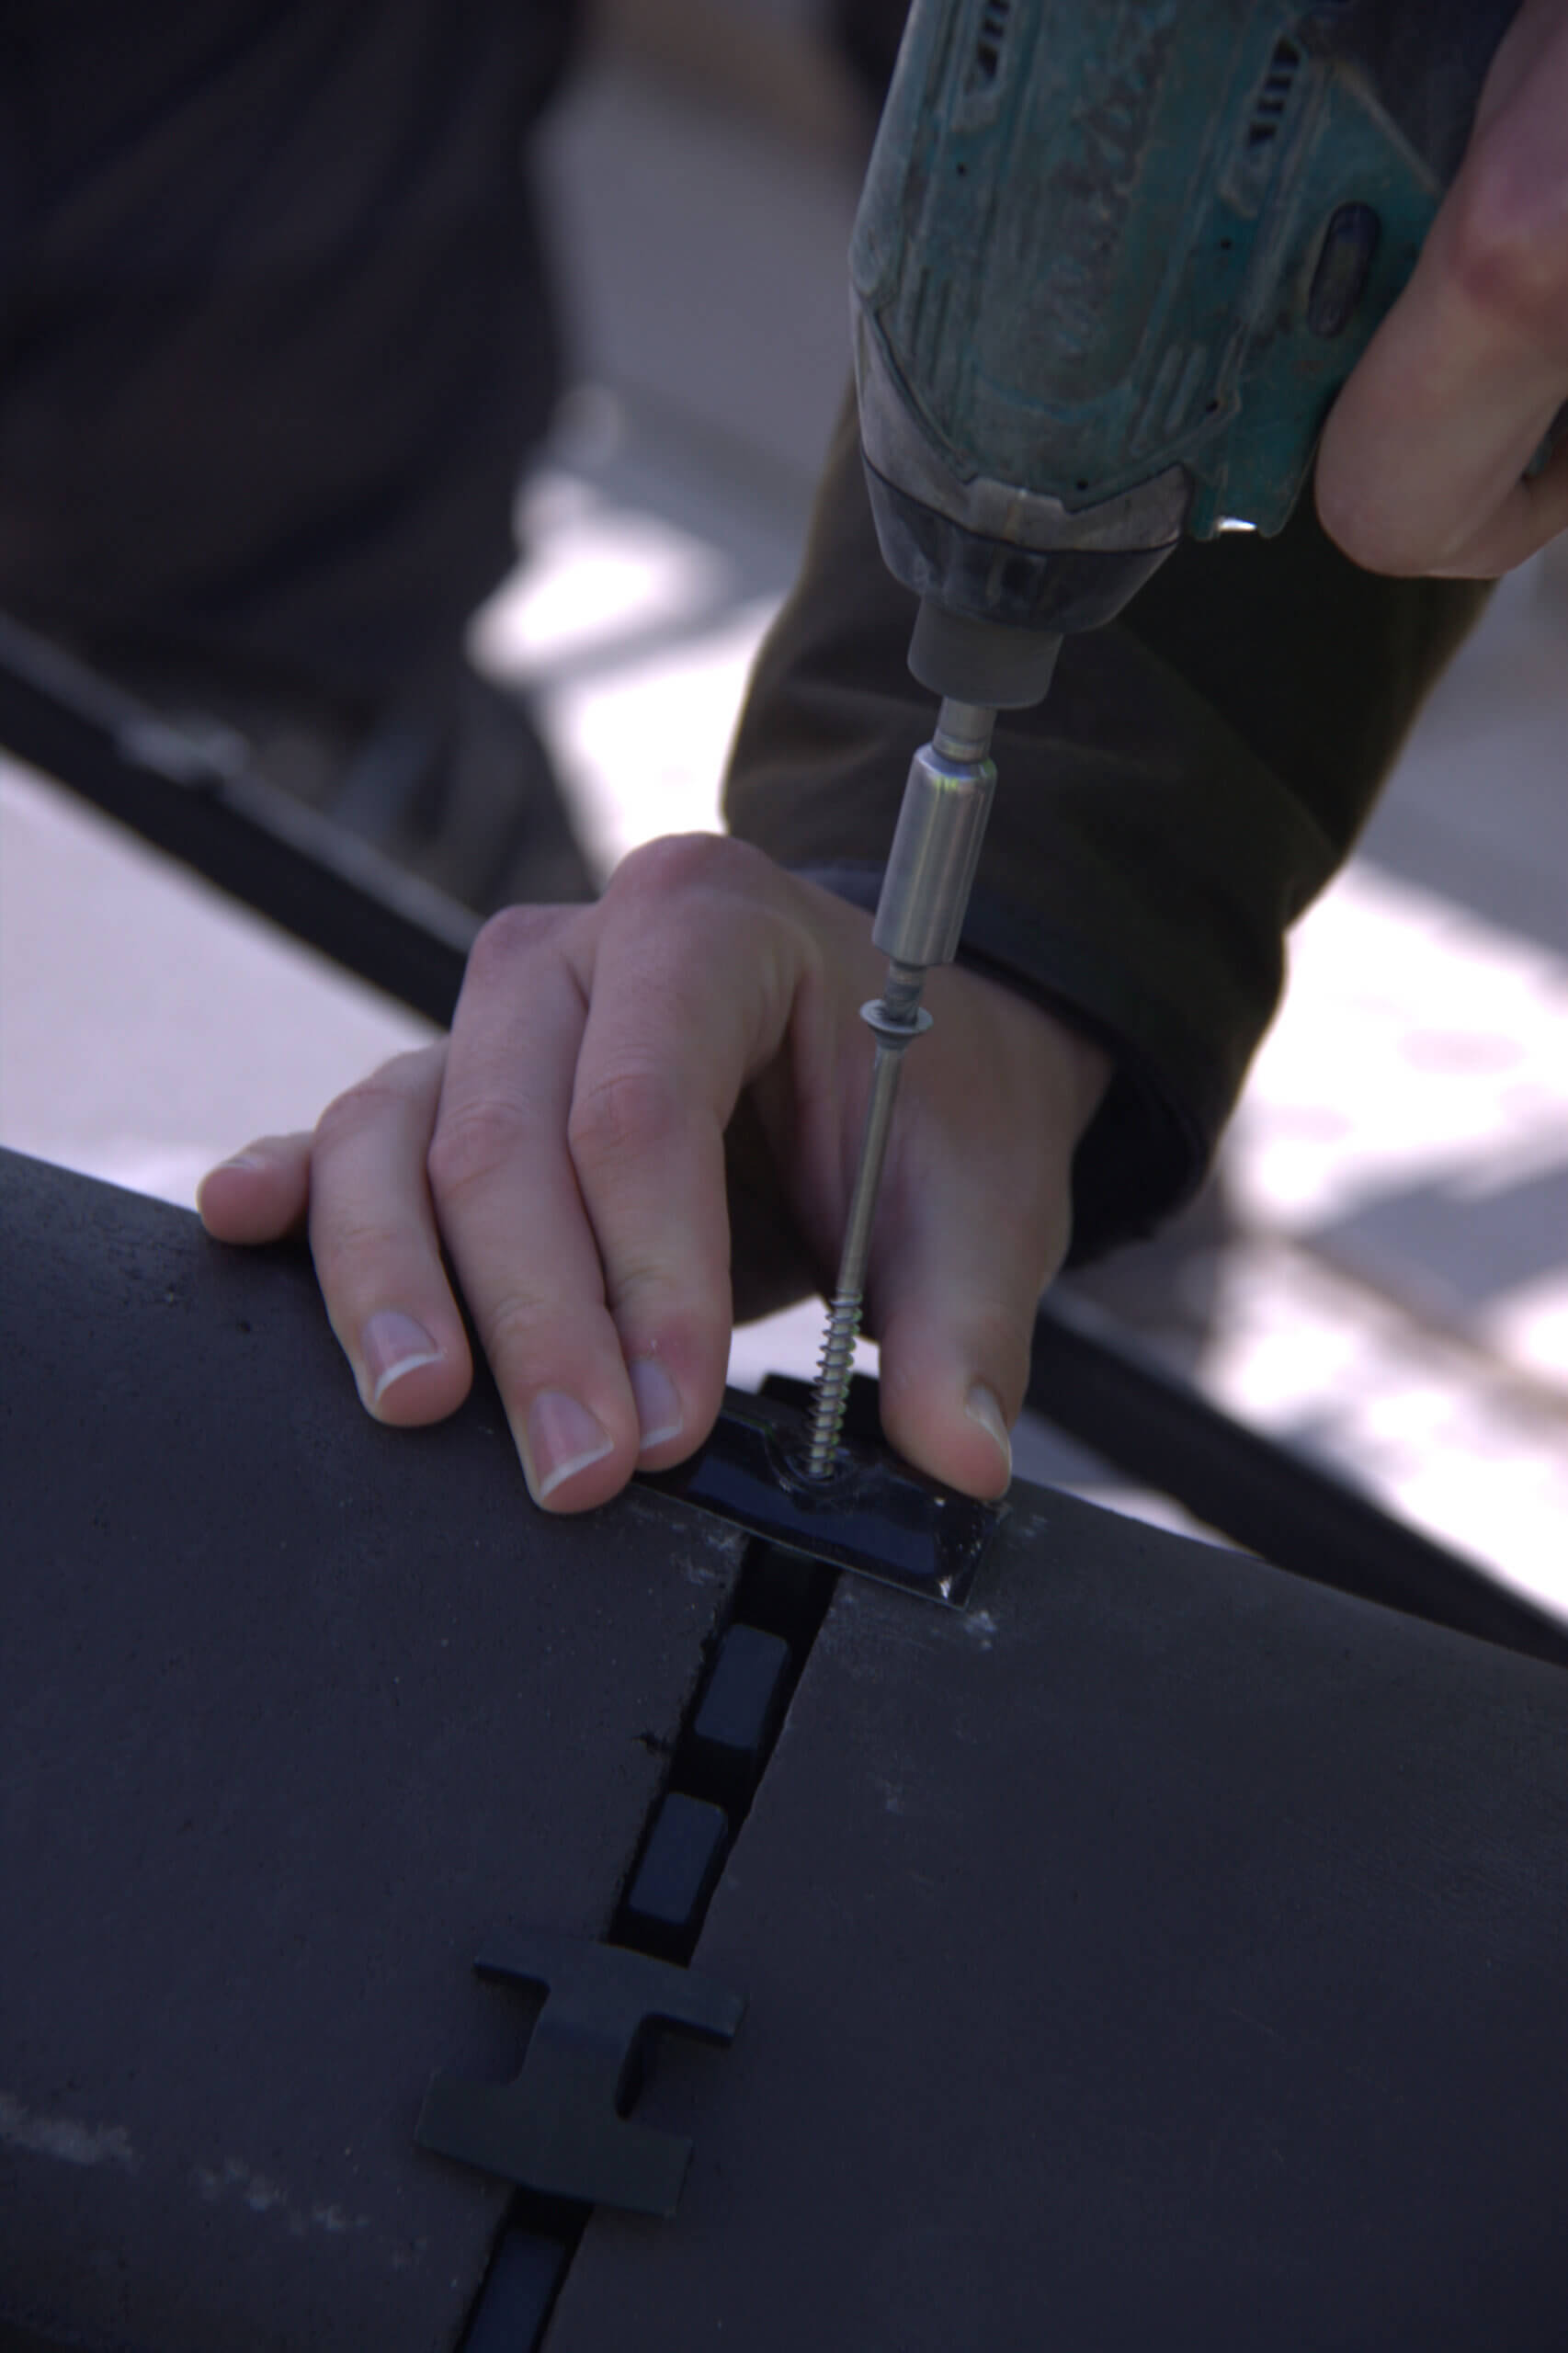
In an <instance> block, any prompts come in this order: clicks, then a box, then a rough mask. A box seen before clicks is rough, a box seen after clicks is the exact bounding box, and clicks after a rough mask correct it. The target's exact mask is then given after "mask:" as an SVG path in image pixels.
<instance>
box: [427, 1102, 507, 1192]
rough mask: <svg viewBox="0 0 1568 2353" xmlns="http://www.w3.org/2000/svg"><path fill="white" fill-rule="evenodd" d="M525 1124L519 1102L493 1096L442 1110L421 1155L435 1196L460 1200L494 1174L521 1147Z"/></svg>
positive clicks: (484, 1183)
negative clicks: (423, 1153) (515, 1102)
mask: <svg viewBox="0 0 1568 2353" xmlns="http://www.w3.org/2000/svg"><path fill="white" fill-rule="evenodd" d="M529 1124H530V1123H529V1121H528V1118H527V1116H526V1115H525V1113H524V1112H523V1111H522V1110H520V1109H519V1108H518V1107H517V1105H515V1104H511V1103H505V1102H498V1101H496V1100H494V1098H493V1097H490V1098H486V1099H484V1100H483V1101H480V1102H476V1103H472V1104H469V1105H467V1106H465V1108H463V1109H461V1110H460V1111H456V1112H449V1113H445V1114H443V1116H442V1117H441V1119H440V1120H438V1121H437V1128H436V1132H435V1134H434V1135H433V1136H432V1137H431V1139H430V1147H429V1150H428V1151H427V1152H426V1155H425V1172H426V1176H427V1177H428V1178H429V1182H430V1189H431V1191H432V1193H433V1194H434V1196H435V1198H436V1199H437V1201H440V1202H443V1203H449V1202H453V1201H459V1200H461V1199H462V1198H463V1196H464V1195H465V1194H467V1193H470V1192H472V1191H473V1190H475V1189H476V1188H480V1189H482V1188H483V1187H484V1186H485V1185H486V1184H487V1183H489V1182H491V1181H492V1180H493V1179H494V1178H495V1177H497V1176H499V1175H500V1174H501V1172H502V1171H503V1170H504V1169H506V1167H507V1166H508V1165H511V1164H512V1163H514V1162H515V1161H516V1159H517V1156H518V1154H519V1153H520V1152H521V1151H522V1149H523V1148H524V1145H525V1142H526V1140H527V1137H528V1130H529Z"/></svg>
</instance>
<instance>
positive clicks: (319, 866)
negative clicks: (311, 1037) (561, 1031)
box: [0, 615, 479, 1024]
mask: <svg viewBox="0 0 1568 2353" xmlns="http://www.w3.org/2000/svg"><path fill="white" fill-rule="evenodd" d="M0 745H5V746H6V749H7V750H9V751H11V752H14V753H15V754H16V756H17V758H18V759H22V760H26V761H28V762H29V763H30V764H31V766H33V767H37V768H41V769H42V770H43V772H44V774H45V775H46V776H48V777H49V778H51V779H52V780H54V781H55V782H57V783H60V784H63V785H68V786H69V787H70V789H71V790H72V791H74V792H77V793H80V794H81V795H82V797H83V799H84V800H86V801H91V802H92V803H93V804H94V806H95V807H96V808H98V809H101V810H102V811H103V812H104V813H105V814H106V815H108V816H110V817H115V818H118V819H119V822H120V824H124V825H129V826H130V827H131V829H132V831H133V832H135V833H137V834H140V835H141V836H142V839H143V840H144V841H148V842H151V843H152V844H153V847H155V848H158V849H161V850H165V851H166V852H167V853H168V855H169V856H170V857H172V858H178V859H179V860H180V862H181V864H182V865H185V866H188V867H190V868H192V869H193V870H194V871H195V872H196V873H198V874H200V875H203V876H205V878H206V880H207V881H210V882H215V883H216V884H217V885H218V887H219V888H220V889H221V890H223V891H227V892H231V893H232V895H233V897H234V898H236V899H240V900H243V901H244V904H245V905H246V906H248V907H252V908H254V909H255V911H256V913H257V914H258V915H266V916H267V917H268V918H269V920H270V921H272V922H273V923H276V924H278V925H280V926H282V928H283V929H284V930H285V931H287V932H290V933H291V934H292V935H293V937H294V938H296V939H300V940H302V941H303V942H304V943H305V945H306V946H307V947H309V948H315V949H320V950H321V952H322V954H323V955H325V956H330V957H331V958H332V960H333V961H334V962H335V963H337V964H341V965H343V966H344V967H345V968H346V969H347V971H349V972H357V973H358V975H359V977H360V978H361V979H362V980H367V981H369V982H371V983H374V985H375V986H376V987H377V988H381V989H385V990H386V991H387V992H388V994H389V995H392V996H395V997H398V998H400V999H401V1000H402V1002H403V1004H404V1005H409V1006H413V1007H414V1010H415V1012H416V1013H423V1014H425V1015H426V1016H427V1017H429V1018H430V1019H431V1020H432V1021H438V1022H441V1023H443V1024H445V1023H447V1022H449V1021H450V1019H451V1017H452V1011H453V1008H454V1007H455V1006H456V1004H457V1001H458V991H459V989H460V987H461V985H462V975H463V966H464V964H465V962H466V961H467V958H468V951H469V949H470V948H471V947H472V944H473V936H474V933H475V932H476V931H477V930H478V928H479V925H478V919H477V918H476V917H475V916H474V915H472V914H471V913H470V912H469V910H468V909H467V908H466V907H462V906H460V905H459V904H457V902H456V901H455V900H452V899H449V898H448V897H446V895H445V894H444V893H443V892H439V891H435V890H432V889H431V888H430V887H429V885H428V884H427V883H424V882H421V881H418V879H417V878H416V877H415V876H414V875H411V874H407V873H405V872H404V871H403V869H402V868H401V867H399V866H395V865H394V864H393V863H392V860H391V859H390V858H384V857H383V856H382V855H381V852H380V851H378V850H376V849H374V848H372V847H370V845H369V843H367V842H362V841H359V840H358V838H357V837H356V836H355V835H352V834H349V833H347V832H345V831H344V830H343V828H342V827H341V826H338V825H335V824H332V822H331V821H330V820H329V819H327V818H325V817H322V816H320V815H318V814H317V813H316V812H315V811H313V810H312V809H308V808H306V807H305V806H304V804H303V803H302V802H301V801H294V800H292V799H290V796H289V795H288V794H287V793H284V792H280V791H279V790H278V789H277V788H276V786H273V785H270V784H268V783H267V781H266V779H264V778H262V777H260V776H258V775H257V774H256V770H255V768H254V767H251V766H250V765H249V764H248V762H247V761H246V759H245V756H244V746H243V745H242V744H241V743H240V742H239V739H238V738H236V737H233V736H232V735H226V734H225V733H223V732H222V731H214V733H213V735H212V737H211V739H210V741H207V742H198V741H197V740H195V739H194V738H191V737H188V736H187V735H185V734H183V733H181V732H180V731H179V730H178V729H176V728H174V727H171V726H170V725H168V724H167V722H165V721H164V720H162V719H160V718H159V717H158V716H157V714H156V713H155V712H153V711H152V710H148V709H147V707H146V706H145V704H143V703H141V702H139V701H138V700H137V699H135V697H134V696H131V695H128V694H126V693H125V692H124V691H123V690H122V689H121V688H119V687H116V686H114V685H112V684H110V682H109V681H108V680H107V679H105V678H101V677H99V676H97V674H96V673H95V672H94V671H92V670H90V669H88V668H86V667H85V665H83V664H82V663H80V662H77V661H76V660H74V657H73V656H71V655H70V654H64V653H62V651H61V649H60V648H59V647H58V646H55V645H51V644H50V643H49V642H47V641H46V640H45V639H42V638H40V637H36V636H34V635H33V634H32V632H31V631H28V630H24V629H21V628H19V627H18V626H17V623H16V622H15V621H12V620H7V619H6V617H5V616H3V615H0Z"/></svg>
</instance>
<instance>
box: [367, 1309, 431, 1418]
mask: <svg viewBox="0 0 1568 2353" xmlns="http://www.w3.org/2000/svg"><path fill="white" fill-rule="evenodd" d="M359 1352H360V1354H361V1355H362V1356H363V1358H364V1359H365V1370H366V1372H367V1373H368V1374H369V1381H370V1403H371V1404H372V1405H379V1404H381V1399H382V1398H383V1397H384V1396H385V1395H386V1393H387V1391H388V1390H389V1389H390V1388H391V1387H392V1382H393V1381H401V1380H402V1379H403V1374H404V1373H405V1372H417V1370H419V1367H420V1366H421V1365H422V1364H434V1363H435V1362H436V1361H437V1358H439V1356H440V1353H441V1351H440V1349H439V1348H438V1347H437V1345H436V1343H435V1341H434V1340H433V1339H432V1338H431V1337H430V1335H429V1333H428V1332H427V1331H426V1329H425V1326H424V1324H416V1323H415V1320H414V1318H413V1316H412V1315H405V1314H404V1313H403V1310H402V1309H401V1308H400V1307H383V1308H381V1309H380V1310H378V1312H377V1313H375V1314H374V1315H372V1316H371V1317H370V1319H369V1323H368V1324H366V1326H365V1328H364V1330H363V1331H362V1332H361V1333H360V1335H359Z"/></svg>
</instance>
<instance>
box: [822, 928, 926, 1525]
mask: <svg viewBox="0 0 1568 2353" xmlns="http://www.w3.org/2000/svg"><path fill="white" fill-rule="evenodd" d="M925 984H926V975H925V972H923V971H922V970H921V968H920V967H919V966H918V965H917V964H900V963H896V962H895V963H892V964H890V965H889V966H888V977H887V983H886V985H885V987H884V989H883V992H882V994H881V996H880V997H873V998H872V1000H871V1002H870V1003H869V1005H863V1006H861V1007H860V1018H861V1020H862V1021H864V1022H865V1023H866V1024H867V1025H868V1027H869V1029H871V1030H872V1031H873V1032H874V1034H875V1036H876V1040H877V1051H876V1057H875V1060H874V1061H873V1062H872V1064H871V1091H870V1093H869V1096H868V1097H867V1098H866V1122H865V1126H864V1127H863V1128H862V1130H861V1131H860V1158H859V1162H858V1166H857V1168H856V1171H855V1189H854V1191H853V1193H852V1194H851V1195H850V1198H849V1222H848V1223H847V1225H846V1227H845V1230H844V1247H843V1250H842V1252H841V1254H840V1256H839V1261H838V1280H837V1282H836V1283H835V1286H834V1293H833V1302H832V1304H831V1306H830V1307H829V1309H828V1312H827V1331H826V1333H825V1335H824V1339H823V1344H822V1359H821V1362H820V1363H819V1365H818V1367H817V1379H816V1390H815V1393H814V1395H813V1396H812V1435H811V1450H810V1452H809V1454H808V1455H807V1457H806V1465H805V1469H806V1476H807V1478H808V1479H825V1478H826V1477H827V1476H828V1474H829V1472H831V1471H832V1469H833V1461H834V1455H835V1451H836V1449H837V1446H838V1434H839V1432H840V1430H841V1429H842V1428H843V1427H844V1411H845V1407H846V1404H848V1402H849V1380H850V1375H851V1373H852V1372H853V1370H854V1368H855V1343H856V1341H857V1339H858V1337H859V1334H860V1314H861V1310H862V1308H863V1306H864V1304H865V1294H866V1261H867V1259H868V1257H869V1255H870V1247H871V1222H872V1218H873V1215H874V1212H875V1211H876V1206H877V1194H878V1190H879V1188H880V1187H881V1177H882V1163H883V1161H884V1160H885V1158H886V1157H887V1149H888V1134H889V1131H890V1130H891V1128H892V1107H893V1103H894V1100H895V1098H896V1097H897V1095H898V1077H899V1072H900V1070H901V1069H902V1068H903V1055H904V1049H905V1048H906V1047H907V1046H908V1044H909V1042H910V1040H911V1039H914V1038H918V1037H920V1036H921V1035H922V1033H923V1032H924V1031H925V1030H926V1029H929V1028H930V1027H931V1016H930V1015H929V1014H928V1013H926V1012H925V1011H924V1010H923V1009H922V1007H921V1004H920V992H921V990H922V988H923V987H924V986H925Z"/></svg>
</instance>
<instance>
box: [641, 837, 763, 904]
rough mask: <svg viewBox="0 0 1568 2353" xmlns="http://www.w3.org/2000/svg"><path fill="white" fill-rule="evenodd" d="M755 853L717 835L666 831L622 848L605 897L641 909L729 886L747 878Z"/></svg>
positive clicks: (756, 856) (756, 853)
mask: <svg viewBox="0 0 1568 2353" xmlns="http://www.w3.org/2000/svg"><path fill="white" fill-rule="evenodd" d="M759 855H760V854H759V853H758V852H757V851H755V850H752V849H749V848H748V847H747V846H746V845H745V844H744V843H743V842H734V841H732V840H730V839H729V838H728V836H727V835H722V834H666V835H665V836H664V837H663V838H662V839H661V840H658V841H652V842H643V843H642V844H640V845H639V847H637V848H636V849H633V850H630V851H628V853H627V855H626V857H625V858H622V859H621V861H620V864H619V866H618V867H617V868H616V870H615V873H614V875H613V877H612V878H611V881H610V885H609V894H608V895H613V896H614V897H615V898H616V899H617V900H618V901H625V902H629V903H631V904H632V905H634V906H635V907H637V908H639V909H642V908H643V907H644V906H646V905H647V904H649V903H650V902H657V903H663V902H664V901H666V900H669V899H678V898H684V897H686V896H688V895H691V894H695V893H699V892H710V891H715V890H722V889H724V888H726V887H735V886H737V885H738V884H739V883H741V882H742V881H744V880H746V879H749V877H750V875H751V872H752V868H753V862H754V860H756V858H758V857H759Z"/></svg>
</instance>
